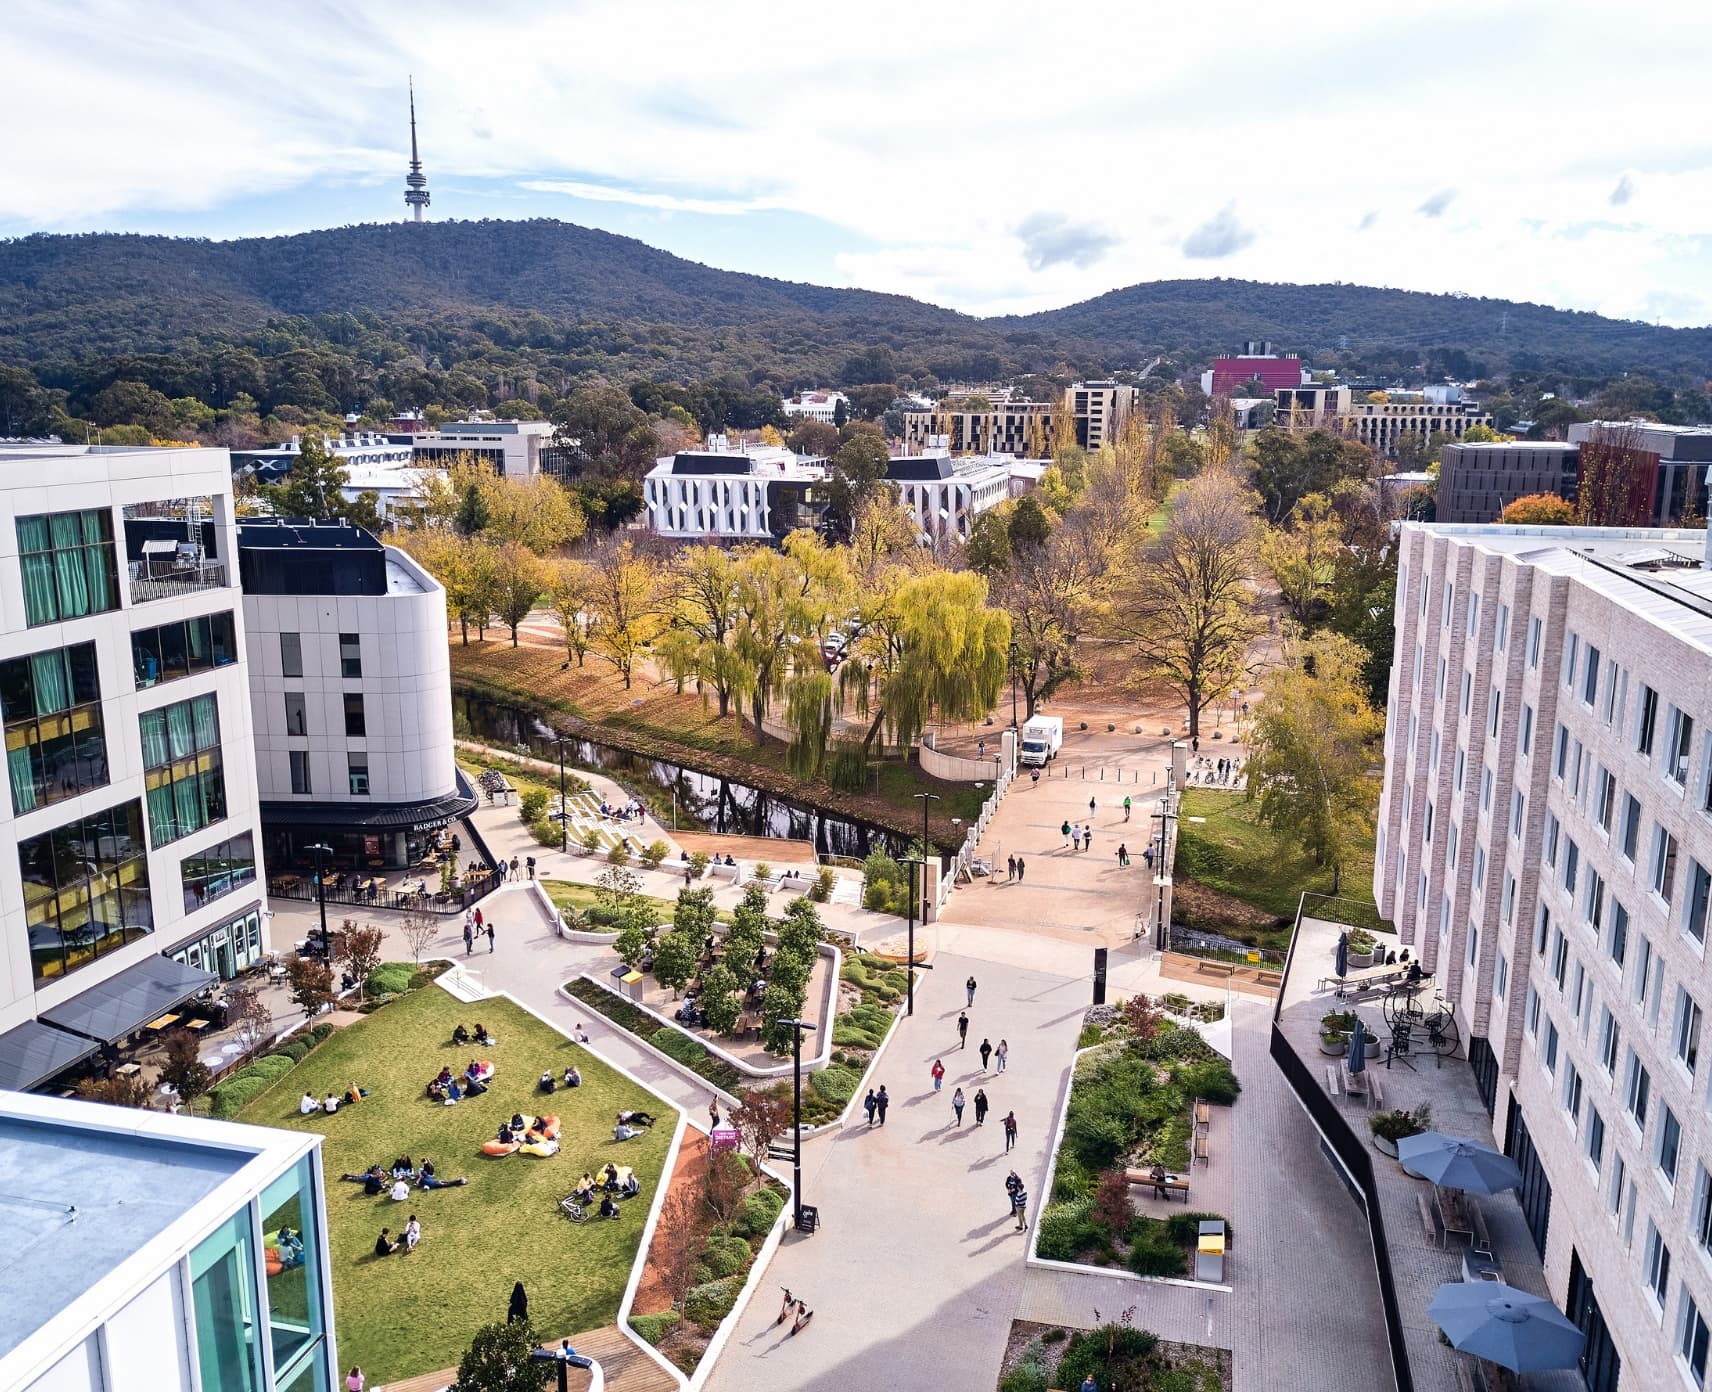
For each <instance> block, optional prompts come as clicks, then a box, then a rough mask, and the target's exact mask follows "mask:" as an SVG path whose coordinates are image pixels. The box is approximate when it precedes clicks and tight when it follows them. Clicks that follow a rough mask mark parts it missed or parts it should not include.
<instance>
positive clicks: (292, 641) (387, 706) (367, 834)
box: [237, 521, 475, 872]
mask: <svg viewBox="0 0 1712 1392" xmlns="http://www.w3.org/2000/svg"><path fill="white" fill-rule="evenodd" d="M237 549H238V560H239V567H240V572H241V576H242V580H243V606H244V630H245V641H246V645H247V654H248V672H249V678H250V680H249V701H250V707H251V713H252V721H253V724H254V728H255V732H256V733H255V762H256V777H257V783H258V789H259V795H260V813H261V823H262V830H263V834H264V837H265V842H266V855H267V863H268V868H269V870H270V871H272V872H277V871H282V870H286V869H288V868H291V867H294V866H310V867H312V866H313V865H314V862H315V858H316V857H315V854H314V852H313V851H312V850H311V849H310V848H311V847H313V846H316V845H326V846H328V847H330V848H331V850H332V853H333V854H332V857H331V859H330V861H329V862H328V864H329V865H330V866H333V867H336V868H340V869H344V868H353V867H354V868H380V867H398V866H406V865H414V864H416V863H417V862H418V861H420V860H421V859H422V858H423V857H424V856H425V855H426V854H427V852H428V850H429V849H430V848H431V846H432V843H433V839H434V837H435V835H436V834H437V833H438V832H439V831H440V829H441V828H443V827H445V826H447V825H448V824H449V823H451V822H452V821H454V820H456V819H457V818H459V817H461V816H463V815H464V814H465V813H466V812H468V811H469V810H470V809H471V808H472V807H473V806H474V805H475V799H474V797H473V796H471V794H470V793H469V791H468V790H467V789H466V788H465V787H464V786H463V785H462V784H461V783H460V779H459V775H458V770H457V765H456V761H455V759H454V755H453V746H452V698H451V670H450V662H449V657H448V652H447V647H446V592H445V590H444V588H443V587H442V586H441V585H440V584H439V582H438V581H436V580H435V579H434V578H433V577H432V576H431V575H429V574H428V572H427V571H425V570H423V569H422V567H421V566H419V565H418V564H417V563H416V562H415V561H414V560H412V559H411V558H410V557H409V556H408V555H406V554H405V553H404V552H402V551H399V550H397V549H395V548H393V547H390V546H383V545H382V544H381V543H380V542H379V541H377V540H375V538H374V537H372V536H370V535H369V534H368V533H367V532H365V531H363V530H362V529H361V528H359V527H353V526H350V525H349V524H348V523H344V522H324V523H315V522H304V521H295V522H294V521H255V522H249V521H246V522H245V523H244V524H243V525H242V526H241V527H240V528H239V529H238V538H237Z"/></svg>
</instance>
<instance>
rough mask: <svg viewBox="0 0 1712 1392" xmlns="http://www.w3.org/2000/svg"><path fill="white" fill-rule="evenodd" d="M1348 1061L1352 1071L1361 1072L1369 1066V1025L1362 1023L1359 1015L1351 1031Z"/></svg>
mask: <svg viewBox="0 0 1712 1392" xmlns="http://www.w3.org/2000/svg"><path fill="white" fill-rule="evenodd" d="M1346 1063H1347V1066H1348V1068H1349V1071H1350V1072H1351V1073H1359V1072H1361V1071H1362V1070H1363V1069H1364V1068H1366V1067H1367V1026H1366V1025H1364V1024H1362V1023H1361V1016H1359V1015H1357V1016H1356V1017H1355V1028H1354V1029H1353V1030H1351V1031H1350V1035H1349V1058H1348V1059H1347V1060H1346Z"/></svg>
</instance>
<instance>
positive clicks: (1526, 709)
mask: <svg viewBox="0 0 1712 1392" xmlns="http://www.w3.org/2000/svg"><path fill="white" fill-rule="evenodd" d="M1520 744H1521V750H1522V753H1523V754H1531V753H1533V752H1534V708H1533V707H1532V706H1528V705H1524V706H1523V707H1522V737H1521V741H1520Z"/></svg>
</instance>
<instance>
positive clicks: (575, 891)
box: [541, 880, 731, 933]
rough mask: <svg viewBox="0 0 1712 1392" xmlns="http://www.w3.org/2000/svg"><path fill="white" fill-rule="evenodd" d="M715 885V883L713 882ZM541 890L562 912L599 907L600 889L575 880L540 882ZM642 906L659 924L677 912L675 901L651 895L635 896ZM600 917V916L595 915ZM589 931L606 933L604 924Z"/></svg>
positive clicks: (723, 915)
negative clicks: (652, 911)
mask: <svg viewBox="0 0 1712 1392" xmlns="http://www.w3.org/2000/svg"><path fill="white" fill-rule="evenodd" d="M715 883H716V884H717V882H715ZM541 888H542V889H544V890H546V891H547V897H548V898H549V899H551V900H552V901H553V907H554V908H556V909H558V910H560V911H561V912H563V911H564V910H566V909H576V910H577V911H578V912H579V913H580V912H584V911H586V910H588V909H595V908H599V907H601V898H600V889H599V887H598V886H596V885H591V884H579V883H577V882H576V881H575V880H542V881H541ZM636 897H637V898H638V899H640V900H641V901H642V902H643V903H644V904H648V905H651V906H652V907H653V909H654V911H655V912H656V913H657V914H659V916H660V922H661V923H670V922H671V921H672V915H673V914H675V913H676V912H677V909H678V901H677V900H676V899H660V898H657V897H656V896H654V895H652V894H639V895H637V896H636ZM597 917H601V915H597ZM715 918H716V921H717V922H720V923H729V922H730V921H731V914H730V913H729V912H728V911H725V910H722V911H720V912H719V913H718V914H717V915H715ZM591 931H593V932H596V933H599V932H604V931H608V929H607V925H606V924H604V923H593V924H592V927H591Z"/></svg>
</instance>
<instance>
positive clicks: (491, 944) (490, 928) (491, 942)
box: [487, 923, 493, 954]
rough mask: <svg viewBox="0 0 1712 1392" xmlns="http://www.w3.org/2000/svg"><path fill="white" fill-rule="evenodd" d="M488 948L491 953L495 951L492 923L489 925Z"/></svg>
mask: <svg viewBox="0 0 1712 1392" xmlns="http://www.w3.org/2000/svg"><path fill="white" fill-rule="evenodd" d="M487 950H488V952H489V954H491V953H492V952H493V924H491V923H490V924H488V925H487Z"/></svg>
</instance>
